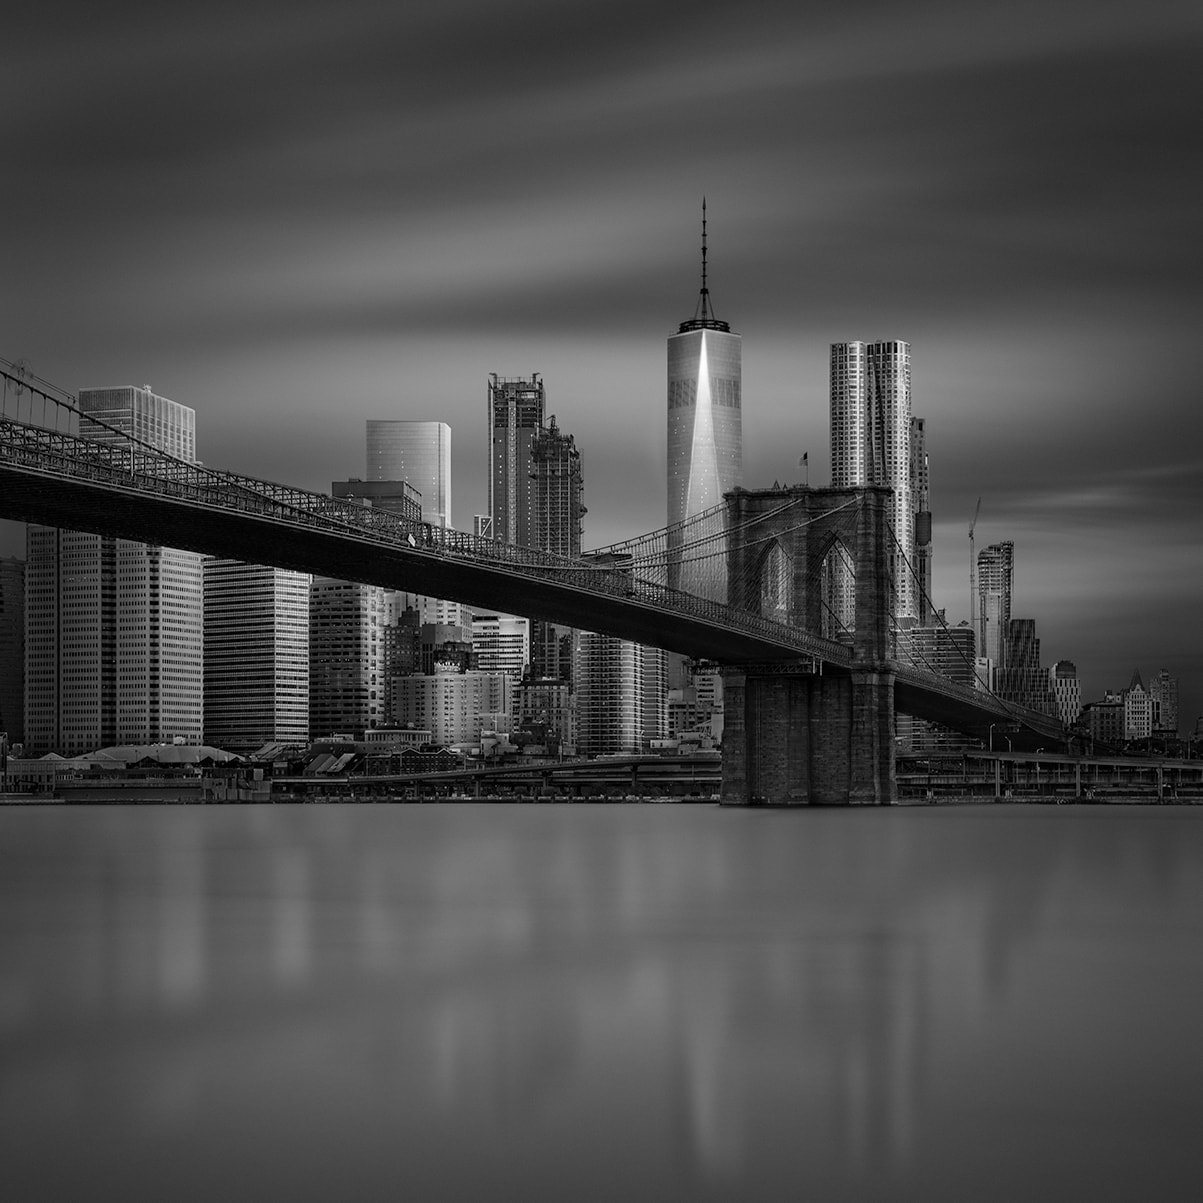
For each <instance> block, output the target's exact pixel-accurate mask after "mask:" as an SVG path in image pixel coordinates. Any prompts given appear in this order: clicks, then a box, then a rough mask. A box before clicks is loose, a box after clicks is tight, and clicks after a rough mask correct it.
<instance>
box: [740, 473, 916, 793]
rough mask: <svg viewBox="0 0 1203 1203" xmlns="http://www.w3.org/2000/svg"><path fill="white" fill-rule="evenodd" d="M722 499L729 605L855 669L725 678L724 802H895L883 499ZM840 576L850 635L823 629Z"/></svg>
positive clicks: (753, 672) (779, 668) (791, 669)
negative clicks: (813, 638) (822, 642)
mask: <svg viewBox="0 0 1203 1203" xmlns="http://www.w3.org/2000/svg"><path fill="white" fill-rule="evenodd" d="M726 501H727V519H728V530H729V531H730V532H731V535H730V540H729V545H728V552H727V564H728V574H727V580H728V600H729V601H730V604H731V605H733V606H737V607H739V608H741V609H746V610H752V611H756V612H759V613H761V614H764V615H765V617H768V618H774V619H777V620H779V621H784V622H788V623H790V624H791V625H793V626H796V627H800V628H802V629H804V630H807V631H811V632H814V633H815V634H820V633H828V634H830V635H832V636H833V637H835V638H837V639H838V640H839V641H840V642H842V643H844V644H845V645H846V646H848V647H849V648H850V651H851V657H852V663H851V669H850V670H849V669H848V668H845V667H842V666H840V665H833V664H831V663H819V662H817V661H815V662H812V661H810V660H805V661H799V662H794V663H780V664H744V665H730V666H728V667H726V668H724V670H723V693H724V699H725V705H724V709H725V712H726V717H725V727H724V732H723V794H722V797H723V801H724V802H725V803H728V804H736V805H739V804H743V805H750V804H757V803H759V804H768V805H779V806H806V805H829V806H830V805H849V804H854V805H856V804H859V805H881V804H885V803H891V802H894V801H896V800H897V779H896V776H895V769H894V734H895V731H894V675H895V673H894V663H893V661H892V659H891V644H892V640H891V636H890V616H891V613H892V607H893V583H892V581H891V578H890V564H891V562H892V560H891V557H890V554H889V553H890V551H891V550H892V547H893V540H892V539H891V536H890V529H889V515H890V507H891V504H892V492H891V490H890V489H888V488H882V487H869V488H855V489H809V488H804V487H801V486H799V487H796V488H791V489H763V490H758V491H748V490H743V489H736V490H735V491H734V492H732V493H728V494H727V495H726ZM849 576H854V578H855V601H854V608H853V613H854V616H855V618H854V624H853V629H852V630H851V631H845V630H843V629H837V630H832V629H831V623H832V621H833V620H832V617H831V607H830V602H831V597H830V590H831V588H832V586H833V584H834V583H835V582H837V581H839V580H841V579H842V580H843V581H845V582H846V581H847V580H848V578H849ZM844 587H846V584H845V586H844Z"/></svg>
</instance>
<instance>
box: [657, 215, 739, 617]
mask: <svg viewBox="0 0 1203 1203" xmlns="http://www.w3.org/2000/svg"><path fill="white" fill-rule="evenodd" d="M705 212H706V210H705V205H703V207H702V290H701V294H700V295H699V297H698V304H697V308H696V310H695V312H694V316H693V318H691V319H690V320H689V321H687V322H682V323H681V325H680V326H679V328H678V330H677V333H676V334H672V335H670V336H669V339H668V525H669V527H670V528H671V527H673V526H674V525H675V524H677V523H680V522H684V521H686V520H687V519H689V518H692V517H693V516H694V515H696V514H700V513H701V512H702V511H703V510H708V509H710V508H711V507H712V506H716V505H718V504H719V503H720V502H721V501H722V499H723V494H724V493H727V492H729V491H730V490H731V489H734V488H735V487H736V486H737V485H739V484H742V483H743V398H742V395H741V394H742V384H743V338H742V337H741V336H740V335H738V334H732V333H731V327H730V326H729V325H728V324H727V323H726V322H722V321H719V320H718V319H717V318H716V317H715V316H714V312H713V310H712V309H711V307H710V294H709V290H708V289H707V287H706V217H705ZM683 539H684V536H683V535H682V534H681V533H678V534H677V535H676V536H675V540H674V535H673V533H672V532H671V530H670V533H669V546H670V548H671V547H672V546H673V544H674V541H675V542H676V544H677V546H680V544H681V542H682V540H683ZM702 568H703V566H697V567H696V568H695V567H694V566H691V565H690V563H689V562H688V560H687V559H686V560H681V561H678V562H676V563H674V564H672V565H671V570H670V579H669V584H670V585H671V586H672V587H673V588H680V589H686V590H688V591H689V592H691V593H700V594H702V595H703V596H709V597H711V598H712V599H713V600H715V601H722V602H725V601H726V600H727V590H726V578H725V574H723V573H719V574H717V576H716V574H715V572H714V571H713V568H711V569H710V570H709V571H708V572H705V574H704V575H705V579H706V583H703V571H702Z"/></svg>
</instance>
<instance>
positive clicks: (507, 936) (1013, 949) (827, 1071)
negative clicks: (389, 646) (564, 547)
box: [0, 804, 1203, 1201]
mask: <svg viewBox="0 0 1203 1203" xmlns="http://www.w3.org/2000/svg"><path fill="white" fill-rule="evenodd" d="M1201 1136H1203V808H1199V809H1190V808H1156V807H1119V806H1115V807H1081V806H1079V807H1019V806H985V807H978V808H971V807H955V808H932V807H926V808H924V807H916V808H894V809H886V810H869V811H833V810H827V811H803V812H764V811H760V812H757V811H738V810H724V809H719V808H717V807H712V806H700V805H699V806H693V805H665V806H650V805H645V806H638V805H627V806H621V805H609V806H585V805H508V804H494V805H489V804H472V805H469V804H463V805H443V806H434V805H431V806H421V805H409V806H403V805H393V806H345V807H336V806H309V807H275V808H272V807H208V808H204V807H129V808H112V807H104V808H100V807H96V808H85V807H70V808H63V807H41V808H18V807H7V808H4V809H3V810H0V1166H2V1170H0V1173H2V1175H3V1182H4V1185H3V1187H2V1188H0V1189H3V1193H4V1197H5V1198H7V1199H13V1200H22V1201H23V1200H32V1199H92V1198H105V1199H109V1198H111V1199H122V1200H140V1199H163V1200H168V1199H170V1200H180V1199H223V1200H225V1199H231V1200H232V1199H247V1200H259V1199H296V1200H304V1199H330V1200H335V1199H338V1200H346V1199H385V1198H389V1199H416V1200H425V1199H527V1200H541V1199H566V1200H577V1199H611V1198H613V1199H630V1200H642V1199H724V1200H725V1199H740V1200H743V1199H753V1200H756V1199H803V1198H810V1199H814V1198H819V1199H862V1198H864V1199H870V1198H879V1199H1025V1198H1034V1199H1070V1198H1080V1199H1092V1200H1094V1199H1104V1198H1112V1199H1150V1198H1156V1199H1170V1198H1192V1199H1194V1198H1198V1197H1200V1194H1201V1192H1203V1171H1201V1168H1200V1167H1201V1166H1203V1151H1201V1150H1200V1148H1199V1142H1200V1137H1201Z"/></svg>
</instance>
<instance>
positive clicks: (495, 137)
mask: <svg viewBox="0 0 1203 1203" xmlns="http://www.w3.org/2000/svg"><path fill="white" fill-rule="evenodd" d="M1201 50H1203V9H1201V8H1200V7H1199V5H1198V4H1197V3H1195V4H1188V3H1182V4H1167V3H1156V2H1154V3H1144V4H1140V5H1136V4H1132V3H1131V0H1125V2H1123V3H1115V2H1112V0H1092V2H1090V3H1087V2H1085V0H1081V2H1079V0H1071V2H1067V3H1066V2H1063V3H1050V0H1039V2H1031V3H1029V2H1026V0H1010V2H1008V3H1005V4H1004V3H975V4H965V3H963V2H962V3H953V2H951V0H949V2H944V0H935V2H932V3H913V4H900V3H898V2H897V0H895V2H892V3H848V2H845V3H839V4H836V3H819V4H801V3H798V4H781V3H767V2H766V3H761V2H751V3H749V2H746V0H745V2H744V3H740V4H733V3H730V2H728V3H724V4H713V3H709V2H706V0H700V2H695V3H693V4H690V5H687V6H685V5H656V4H650V3H649V0H640V2H638V3H635V2H628V0H617V2H611V3H608V4H605V5H601V4H575V3H568V2H566V0H509V2H508V3H504V4H502V3H487V2H485V0H440V3H438V4H434V3H422V4H416V3H397V2H396V0H391V2H389V3H375V2H366V0H343V2H342V3H339V4H332V3H314V2H311V0H310V2H306V0H288V2H282V0H281V2H276V0H269V2H266V3H263V2H255V0H238V2H236V3H235V2H230V0H210V2H209V3H206V4H204V5H186V6H176V5H171V4H164V3H162V2H161V0H160V2H157V3H154V4H150V3H146V4H143V3H125V4H122V5H111V4H94V3H89V4H78V5H71V4H57V5H26V6H24V8H23V10H22V11H20V12H18V13H15V14H9V15H8V16H7V17H6V28H5V54H4V58H5V69H4V73H3V75H2V76H0V131H2V132H3V140H2V143H0V144H2V145H3V147H4V150H5V162H4V168H3V170H4V186H3V188H0V273H2V274H0V279H2V280H3V286H2V288H0V355H3V356H4V357H6V358H9V359H17V358H24V359H25V360H27V361H28V362H29V364H30V366H31V368H32V369H33V370H34V371H35V372H37V373H38V374H39V375H41V376H43V377H45V378H47V379H49V380H51V381H54V382H55V383H56V384H58V385H60V386H62V387H63V388H66V389H68V390H70V391H72V392H75V391H77V390H78V389H80V388H85V387H91V386H100V385H112V384H145V383H149V384H151V385H152V387H153V388H154V389H155V391H156V392H158V393H160V394H162V395H164V396H167V397H171V398H172V399H174V400H177V401H180V402H183V403H184V404H187V405H190V406H192V407H193V408H195V410H196V412H197V443H198V449H199V454H200V455H201V457H202V458H203V459H204V460H205V461H206V462H207V463H210V464H212V465H213V466H215V467H221V468H228V469H233V470H238V471H242V472H246V473H249V474H252V475H259V476H265V477H269V478H272V479H277V480H281V481H285V482H287V483H290V484H296V485H301V486H306V487H311V488H320V489H328V488H329V485H330V482H331V481H332V480H336V479H340V478H346V477H348V476H359V475H363V474H364V422H365V420H366V419H368V418H393V417H395V418H407V417H408V418H439V419H442V420H444V421H447V422H449V423H450V424H451V427H452V456H453V468H452V472H453V484H454V487H453V519H454V520H455V524H456V525H457V526H460V527H467V528H470V526H471V520H472V515H473V514H474V513H477V512H480V511H482V510H484V509H485V507H486V497H487V486H486V477H485V467H486V458H485V432H486V416H485V385H486V379H487V376H488V373H489V372H498V373H500V374H502V375H528V374H529V373H530V372H532V371H538V372H541V373H542V374H543V376H544V379H545V382H546V385H547V395H548V403H549V409H550V410H551V411H552V412H554V413H555V414H556V416H557V419H558V421H559V424H560V425H561V427H562V428H563V429H565V430H567V431H570V432H572V433H573V434H575V436H576V439H577V443H578V445H579V446H580V448H581V452H582V458H583V462H584V469H585V488H586V502H587V504H588V506H589V514H588V517H587V520H586V532H585V534H586V544H587V545H588V546H597V545H601V544H605V543H608V542H611V541H613V540H615V539H618V538H621V537H623V536H626V535H630V534H634V533H637V532H640V531H645V530H651V529H654V528H656V527H659V526H662V525H663V524H664V521H665V481H664V477H665V472H664V462H665V338H666V336H667V335H668V334H669V333H671V332H672V331H674V330H675V329H676V325H677V323H678V322H679V321H681V320H683V319H684V318H688V317H691V316H692V315H693V311H694V303H695V300H696V295H697V287H698V241H699V230H698V225H699V206H700V202H701V198H702V195H703V194H705V195H706V197H707V198H708V204H709V216H710V267H711V272H710V284H711V294H712V299H713V301H714V305H715V308H716V310H717V313H718V316H719V317H721V318H723V319H725V320H727V321H729V322H730V323H731V325H732V328H733V329H734V330H737V331H739V332H740V333H741V334H742V335H743V338H744V366H743V370H744V382H743V398H744V401H743V405H744V408H743V419H744V482H745V484H746V485H747V486H748V487H759V486H767V485H770V484H772V483H773V481H774V480H775V479H777V480H780V481H783V482H784V481H794V480H797V479H798V478H799V468H798V467H797V464H798V460H799V457H800V456H801V455H802V453H803V452H809V457H810V483H811V484H812V485H822V484H826V483H827V481H828V479H829V471H828V463H829V450H828V432H829V416H828V401H827V398H828V380H827V355H828V345H829V344H830V343H831V342H833V341H843V340H848V339H856V338H863V339H879V338H900V339H906V340H909V341H910V343H911V350H912V371H913V399H914V411H915V413H916V414H917V415H920V416H924V417H926V418H927V423H928V445H929V453H930V459H931V488H932V507H933V511H934V520H935V533H934V541H935V583H936V590H935V591H936V601H937V604H938V605H942V606H945V607H946V608H947V612H948V617H949V619H950V620H952V621H958V620H960V619H961V618H965V617H967V614H968V594H969V586H968V561H969V555H968V538H967V536H968V528H969V523H970V520H971V519H972V517H973V512H974V507H975V503H976V501H977V498H978V497H979V496H980V497H981V499H982V504H981V517H980V519H979V521H978V526H977V531H976V537H977V546H978V547H979V548H981V547H983V546H985V545H986V544H987V543H990V542H995V541H998V540H1002V539H1013V540H1014V541H1015V544H1016V565H1017V568H1016V589H1015V599H1014V609H1013V613H1014V614H1015V616H1017V617H1027V616H1030V617H1034V618H1036V620H1037V624H1038V628H1037V629H1038V634H1039V635H1040V637H1041V642H1042V657H1043V659H1044V660H1045V662H1047V663H1051V662H1052V661H1054V660H1057V659H1060V658H1068V659H1071V660H1073V661H1075V662H1076V663H1077V665H1078V668H1079V671H1080V673H1081V675H1082V678H1083V682H1084V688H1085V691H1086V697H1087V698H1091V697H1096V696H1099V695H1100V694H1101V692H1102V690H1103V688H1104V687H1114V688H1120V687H1123V686H1125V685H1126V684H1127V683H1128V680H1129V678H1130V676H1131V674H1132V671H1133V670H1134V669H1137V668H1139V669H1140V670H1141V671H1142V673H1143V674H1144V675H1145V677H1146V679H1147V678H1148V676H1150V675H1151V674H1153V673H1155V672H1156V671H1157V670H1159V669H1161V668H1163V667H1164V668H1168V669H1169V670H1170V671H1171V672H1172V673H1175V674H1176V675H1178V676H1179V677H1180V678H1181V679H1182V683H1183V695H1184V696H1183V715H1182V724H1183V727H1184V728H1185V729H1189V728H1190V726H1192V725H1193V722H1194V719H1195V717H1196V716H1197V715H1203V624H1201V619H1200V606H1199V600H1200V596H1201V594H1203V556H1201V554H1200V546H1201V541H1200V530H1201V526H1203V523H1201V518H1200V515H1201V513H1203V449H1201V439H1200V434H1199V421H1198V418H1197V414H1198V411H1199V401H1200V396H1199V393H1200V386H1199V379H1200V370H1199V366H1198V363H1197V360H1198V354H1199V353H1198V350H1197V347H1198V345H1199V336H1200V326H1201V320H1203V285H1201V280H1203V271H1201V268H1203V249H1201V248H1203V237H1201V236H1200V231H1199V224H1200V214H1201V213H1203V187H1201V185H1200V174H1201V168H1200V162H1201V156H1200V151H1201V150H1203V146H1201V142H1203V137H1201V132H1200V130H1201V124H1200V110H1201V104H1200V101H1201V95H1200V92H1201V90H1200V86H1199V82H1198V79H1199V67H1198V65H1199V62H1200V51H1201ZM22 547H23V544H22V542H21V540H20V539H19V538H18V537H17V532H16V531H14V528H12V527H11V525H10V526H8V527H7V529H6V531H5V532H4V533H3V536H0V551H3V552H5V553H7V554H21V551H22Z"/></svg>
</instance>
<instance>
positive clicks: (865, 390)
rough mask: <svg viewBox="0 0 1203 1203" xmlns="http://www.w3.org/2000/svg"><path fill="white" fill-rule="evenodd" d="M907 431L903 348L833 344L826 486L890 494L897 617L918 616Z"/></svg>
mask: <svg viewBox="0 0 1203 1203" xmlns="http://www.w3.org/2000/svg"><path fill="white" fill-rule="evenodd" d="M911 432H912V426H911V347H910V343H905V342H899V341H897V340H888V341H885V342H875V343H864V342H847V343H833V344H832V346H831V484H832V487H834V488H840V489H843V488H860V487H862V486H864V485H887V486H888V487H889V488H891V489H893V490H894V501H893V510H892V513H891V519H892V523H891V524H892V526H893V529H894V536H895V539H896V540H897V542H896V545H895V552H894V557H893V565H892V568H893V577H894V614H895V616H896V617H898V618H904V617H910V618H917V617H918V614H919V605H918V600H917V599H918V596H919V589H918V588H917V587H916V580H915V573H914V570H913V566H914V564H915V498H914V494H913V488H912V460H911ZM916 483H918V482H916ZM923 483H924V484H925V483H926V481H925V480H924V482H923Z"/></svg>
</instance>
